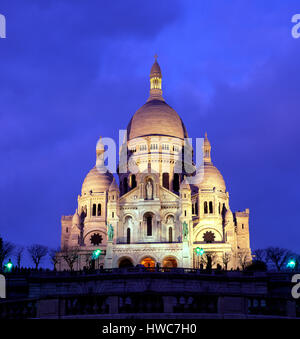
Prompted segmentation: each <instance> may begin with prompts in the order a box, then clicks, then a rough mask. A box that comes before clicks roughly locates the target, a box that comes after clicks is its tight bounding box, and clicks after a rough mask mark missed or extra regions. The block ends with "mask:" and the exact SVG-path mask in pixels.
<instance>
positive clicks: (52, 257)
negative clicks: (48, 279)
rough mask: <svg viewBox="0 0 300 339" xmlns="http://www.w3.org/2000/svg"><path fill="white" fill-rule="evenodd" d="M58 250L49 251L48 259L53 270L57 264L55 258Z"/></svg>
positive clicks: (56, 258)
mask: <svg viewBox="0 0 300 339" xmlns="http://www.w3.org/2000/svg"><path fill="white" fill-rule="evenodd" d="M59 250H60V249H59V248H58V249H53V248H51V249H49V257H50V260H51V262H52V264H53V269H54V270H56V265H57V264H58V261H59V259H58V256H57V252H59Z"/></svg>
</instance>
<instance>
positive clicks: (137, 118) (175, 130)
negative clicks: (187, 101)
mask: <svg viewBox="0 0 300 339" xmlns="http://www.w3.org/2000/svg"><path fill="white" fill-rule="evenodd" d="M148 135H165V136H170V137H176V138H180V139H184V138H186V137H187V132H186V128H185V126H184V124H183V122H182V120H181V118H180V116H179V115H178V114H177V113H176V111H175V110H174V109H173V108H172V107H170V106H169V105H168V104H167V103H166V102H165V101H164V100H161V99H160V100H159V99H152V100H149V101H148V102H146V103H145V104H144V105H143V106H142V107H141V108H140V109H138V110H137V111H136V113H135V114H134V116H133V117H132V119H131V120H130V122H129V125H128V127H127V136H128V140H130V139H134V138H138V137H144V136H148Z"/></svg>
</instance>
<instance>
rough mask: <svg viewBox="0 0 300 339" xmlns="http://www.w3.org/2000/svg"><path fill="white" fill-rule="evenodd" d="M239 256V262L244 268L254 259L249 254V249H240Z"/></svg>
mask: <svg viewBox="0 0 300 339" xmlns="http://www.w3.org/2000/svg"><path fill="white" fill-rule="evenodd" d="M237 257H238V261H239V264H240V266H241V268H242V269H243V270H244V269H245V268H246V267H247V266H248V265H249V264H250V263H251V260H252V258H251V256H250V254H249V251H248V250H246V249H245V250H240V251H239V252H238V255H237Z"/></svg>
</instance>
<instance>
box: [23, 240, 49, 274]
mask: <svg viewBox="0 0 300 339" xmlns="http://www.w3.org/2000/svg"><path fill="white" fill-rule="evenodd" d="M27 251H28V253H29V255H30V257H31V259H32V261H33V262H34V264H35V268H36V269H38V268H39V264H40V263H41V261H42V259H43V258H44V257H45V256H46V255H47V253H48V248H47V247H46V246H43V245H39V244H34V245H31V246H29V247H28V248H27Z"/></svg>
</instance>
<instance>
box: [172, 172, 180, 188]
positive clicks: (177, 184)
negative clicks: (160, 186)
mask: <svg viewBox="0 0 300 339" xmlns="http://www.w3.org/2000/svg"><path fill="white" fill-rule="evenodd" d="M179 187H180V178H179V174H178V173H174V176H173V191H174V192H179Z"/></svg>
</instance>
